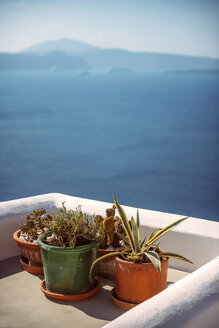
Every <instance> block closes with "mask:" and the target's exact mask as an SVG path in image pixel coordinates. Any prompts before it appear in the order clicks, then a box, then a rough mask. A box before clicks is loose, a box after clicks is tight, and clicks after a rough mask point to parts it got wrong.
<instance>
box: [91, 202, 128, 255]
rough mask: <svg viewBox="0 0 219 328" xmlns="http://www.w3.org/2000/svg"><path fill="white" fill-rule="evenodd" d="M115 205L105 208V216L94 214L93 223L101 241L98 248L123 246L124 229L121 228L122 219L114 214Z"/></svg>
mask: <svg viewBox="0 0 219 328" xmlns="http://www.w3.org/2000/svg"><path fill="white" fill-rule="evenodd" d="M115 213H116V206H115V205H113V206H112V207H111V208H108V209H106V217H105V218H103V217H102V216H101V215H96V217H95V223H96V225H97V228H98V231H99V233H100V235H101V237H102V238H101V242H100V244H99V248H101V249H106V248H107V247H108V246H112V247H113V248H116V247H120V246H124V243H123V236H125V230H124V229H123V225H122V221H121V219H120V218H119V217H118V216H115Z"/></svg>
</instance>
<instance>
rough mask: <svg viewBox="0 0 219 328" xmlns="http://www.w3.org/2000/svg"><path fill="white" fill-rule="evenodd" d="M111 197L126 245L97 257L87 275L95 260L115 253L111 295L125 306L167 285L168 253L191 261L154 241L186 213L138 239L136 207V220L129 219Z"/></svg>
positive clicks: (176, 223) (174, 225) (148, 296)
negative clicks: (113, 282) (141, 239)
mask: <svg viewBox="0 0 219 328" xmlns="http://www.w3.org/2000/svg"><path fill="white" fill-rule="evenodd" d="M114 201H115V204H116V208H117V210H118V212H119V215H120V218H121V220H122V223H123V227H124V230H125V232H126V238H127V242H128V243H129V246H128V247H127V248H125V249H124V250H122V251H121V252H115V253H114V254H107V255H104V256H102V257H101V258H98V259H97V260H96V261H95V262H94V263H93V264H92V266H91V269H90V279H92V276H91V274H92V272H93V268H94V266H95V264H96V263H97V262H98V261H101V260H102V259H105V258H107V257H109V256H113V255H114V256H116V259H115V271H116V276H115V289H114V290H113V291H112V298H113V301H114V303H115V304H116V305H117V306H119V307H122V308H123V309H126V310H127V309H130V308H131V307H133V306H135V305H137V304H139V303H141V302H143V301H145V300H147V299H149V298H150V297H152V296H154V295H156V294H158V293H159V292H161V291H162V290H163V289H165V288H166V286H167V269H168V259H169V258H170V257H173V258H176V259H180V260H183V261H187V262H189V263H192V262H191V261H190V260H188V259H186V258H185V257H183V256H181V255H179V254H175V253H172V252H164V251H162V250H160V248H159V244H157V241H158V239H159V238H161V237H162V236H163V235H165V234H166V233H167V232H169V231H170V230H172V229H173V228H175V227H176V226H177V225H178V224H180V223H181V222H183V221H184V220H186V219H187V218H188V217H184V218H182V219H180V220H178V221H176V222H173V223H172V224H170V225H168V226H167V227H165V228H163V229H157V230H154V231H153V232H152V233H151V234H150V235H149V237H148V238H146V237H145V238H144V240H143V241H140V239H139V214H138V211H137V218H136V222H135V220H134V219H133V218H132V219H131V221H130V222H129V221H128V219H127V216H126V214H125V212H124V210H123V208H122V207H121V206H120V204H119V203H118V202H117V200H116V198H115V196H114Z"/></svg>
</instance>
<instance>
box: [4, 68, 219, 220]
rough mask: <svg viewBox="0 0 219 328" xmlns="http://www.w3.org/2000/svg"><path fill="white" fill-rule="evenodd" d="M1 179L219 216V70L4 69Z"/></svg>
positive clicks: (16, 186)
mask: <svg viewBox="0 0 219 328" xmlns="http://www.w3.org/2000/svg"><path fill="white" fill-rule="evenodd" d="M0 185H1V188H0V201H4V200H10V199H16V198H21V197H28V196H33V195H38V194H43V193H49V192H60V193H66V194H69V195H74V196H78V197H86V198H91V199H97V200H102V201H108V202H112V201H113V196H112V195H113V192H114V193H115V195H116V197H117V199H118V200H119V202H120V203H121V204H126V205H130V206H135V207H138V208H147V209H152V210H158V211H166V212H171V213H178V214H183V215H189V216H194V217H200V218H206V219H209V220H216V221H219V75H217V74H210V73H205V74H203V73H200V74H197V73H192V72H191V73H188V72H187V73H170V72H169V73H168V72H162V73H159V72H113V73H105V74H100V73H99V74H97V73H96V74H94V73H92V74H89V75H80V74H76V73H70V72H68V73H67V72H1V73H0Z"/></svg>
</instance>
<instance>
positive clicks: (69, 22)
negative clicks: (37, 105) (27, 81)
mask: <svg viewBox="0 0 219 328" xmlns="http://www.w3.org/2000/svg"><path fill="white" fill-rule="evenodd" d="M218 34H219V0H77V1H76V0H35V1H34V0H0V52H17V51H20V50H22V49H24V48H25V47H28V46H30V45H32V44H35V43H39V42H42V41H45V40H49V39H60V38H70V39H76V40H82V41H85V42H88V43H90V44H93V45H97V46H100V47H104V48H124V49H128V50H133V51H153V52H164V53H178V54H187V55H198V56H210V57H217V58H219V38H218Z"/></svg>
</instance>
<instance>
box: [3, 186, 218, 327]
mask: <svg viewBox="0 0 219 328" xmlns="http://www.w3.org/2000/svg"><path fill="white" fill-rule="evenodd" d="M63 201H65V204H66V207H67V208H68V209H70V208H71V209H75V208H76V206H78V205H81V206H82V210H83V211H85V212H88V213H90V214H93V213H96V214H102V215H104V214H105V209H106V208H107V207H109V206H111V204H110V203H105V202H99V201H94V200H89V199H82V198H77V197H73V196H68V195H64V194H58V193H52V194H46V195H40V196H35V197H28V198H23V199H18V200H12V201H7V202H1V203H0V247H1V253H0V260H4V259H8V258H10V257H13V256H16V255H18V254H19V250H18V248H17V247H16V245H15V243H14V241H13V239H12V234H13V232H14V231H15V230H17V229H18V226H19V224H20V223H22V222H24V220H25V215H26V214H28V213H29V212H31V211H32V210H34V209H36V208H42V207H44V208H45V209H46V210H47V211H48V212H49V213H51V214H52V213H53V212H55V211H56V210H57V209H58V208H59V207H61V205H62V202H63ZM124 209H125V211H126V213H127V215H128V217H130V216H134V217H135V215H136V209H135V208H132V207H128V206H124ZM139 214H140V224H141V238H142V237H143V235H145V234H147V235H148V234H149V233H150V232H151V231H152V230H154V229H156V228H162V227H164V226H166V225H168V224H170V223H171V222H173V221H175V220H177V219H179V218H181V217H183V216H182V215H175V214H169V213H162V212H156V211H150V210H145V209H139ZM161 248H162V249H165V250H166V251H174V252H177V253H180V254H182V255H184V256H185V257H188V258H189V259H190V260H191V261H192V262H193V263H194V264H193V265H190V264H188V263H186V262H183V261H177V260H170V268H172V269H176V270H180V271H184V272H188V273H191V274H189V275H187V276H186V277H185V278H183V279H181V280H179V281H178V282H176V283H175V284H174V285H172V286H171V287H169V288H168V289H166V290H165V291H163V292H162V293H160V294H158V295H156V296H155V297H153V298H152V299H150V300H148V301H146V302H144V303H142V304H140V305H138V306H137V307H135V308H134V309H132V310H130V311H128V312H127V313H125V314H123V315H121V316H120V317H118V318H117V319H115V320H113V321H112V322H110V323H109V324H107V325H106V326H105V327H107V328H115V327H118V328H120V327H121V328H122V327H127V328H128V327H135V328H140V327H141V328H143V327H145V328H153V327H160V328H161V327H162V328H167V327H168V328H171V327H182V328H187V327H188V328H190V327H191V328H193V327H194V328H196V327H199V328H206V327H208V328H216V327H218V322H219V258H218V257H217V256H218V255H219V223H218V222H213V221H208V220H202V219H197V218H189V219H188V220H186V221H184V222H183V223H182V224H181V225H179V226H178V227H177V228H175V229H174V230H173V231H171V232H170V233H168V235H167V236H164V237H163V238H162V239H161Z"/></svg>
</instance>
